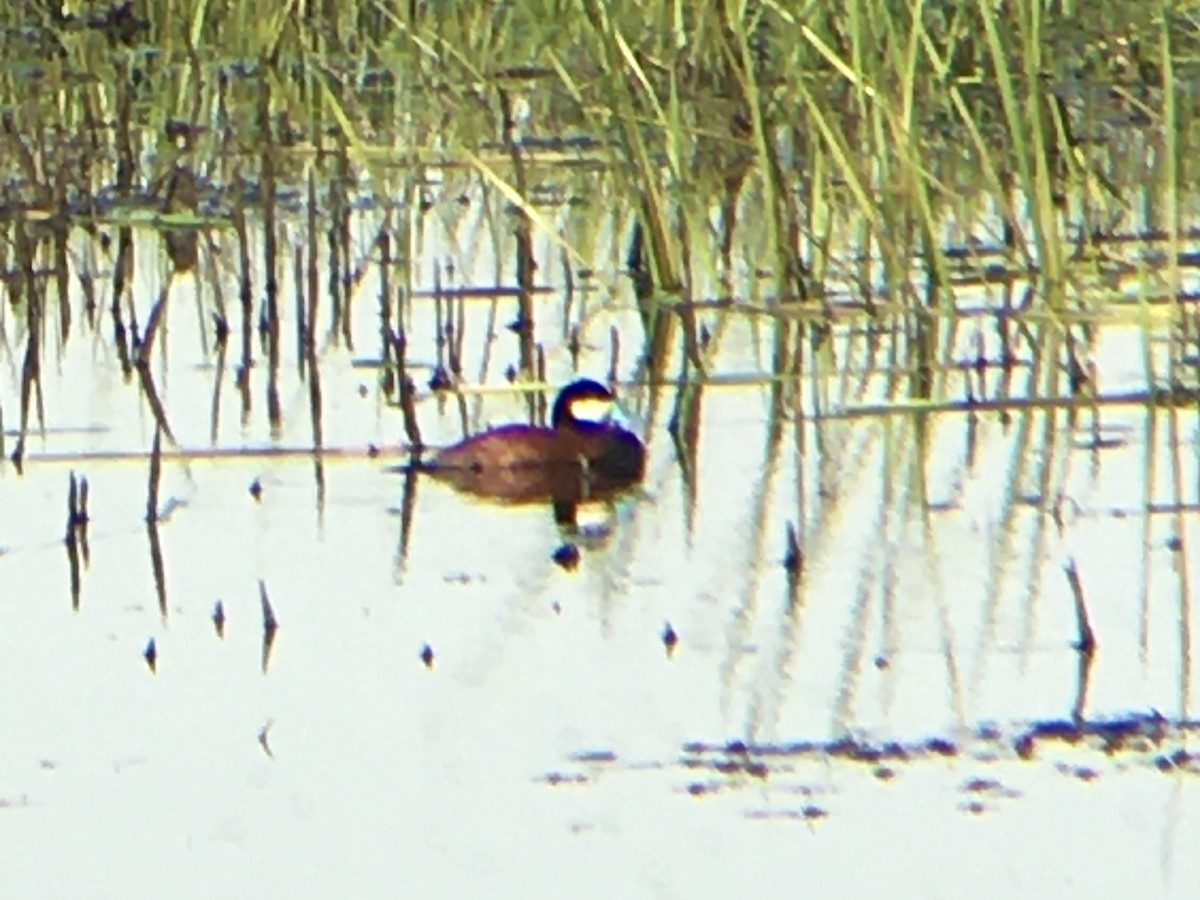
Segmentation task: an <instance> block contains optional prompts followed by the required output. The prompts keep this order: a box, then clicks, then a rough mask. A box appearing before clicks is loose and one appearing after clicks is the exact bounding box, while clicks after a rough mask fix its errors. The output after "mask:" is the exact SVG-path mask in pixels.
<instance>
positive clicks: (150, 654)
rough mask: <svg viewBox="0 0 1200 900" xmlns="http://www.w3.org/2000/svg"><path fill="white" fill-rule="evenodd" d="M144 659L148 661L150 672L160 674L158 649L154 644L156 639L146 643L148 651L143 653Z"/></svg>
mask: <svg viewBox="0 0 1200 900" xmlns="http://www.w3.org/2000/svg"><path fill="white" fill-rule="evenodd" d="M142 659H144V660H146V665H147V666H149V667H150V671H151V672H152V673H154V674H158V647H157V646H156V645H155V643H154V638H150V640H149V641H147V643H146V649H145V650H143V651H142Z"/></svg>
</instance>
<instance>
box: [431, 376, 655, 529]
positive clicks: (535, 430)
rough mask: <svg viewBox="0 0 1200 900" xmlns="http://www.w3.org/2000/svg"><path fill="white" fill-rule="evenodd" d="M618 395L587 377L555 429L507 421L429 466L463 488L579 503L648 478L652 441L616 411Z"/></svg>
mask: <svg viewBox="0 0 1200 900" xmlns="http://www.w3.org/2000/svg"><path fill="white" fill-rule="evenodd" d="M616 414H617V406H616V398H615V397H614V396H613V394H612V392H611V391H609V390H608V389H607V388H605V387H604V386H603V385H602V384H599V383H598V382H595V381H592V380H591V379H588V378H581V379H578V380H576V381H573V382H572V383H571V384H568V385H567V386H566V387H564V388H563V389H562V390H561V391H560V392H559V394H558V398H557V399H556V400H555V401H554V409H553V411H552V412H551V416H550V425H551V427H549V428H541V427H537V426H533V425H504V426H501V427H498V428H492V429H489V430H488V431H484V432H482V433H480V434H476V435H474V436H472V437H469V438H467V439H466V440H464V441H461V442H460V443H457V444H455V445H453V446H451V447H447V448H445V449H444V450H442V451H441V452H439V453H438V454H437V455H436V456H435V457H434V458H433V459H432V460H431V461H429V462H428V463H426V464H425V465H424V466H423V468H424V470H425V471H426V472H428V473H429V474H431V475H432V476H434V477H435V478H437V479H438V480H439V481H443V482H445V483H447V484H450V485H452V486H453V487H455V488H457V489H458V490H460V491H464V492H467V493H470V494H474V495H476V496H479V497H486V498H490V499H493V500H499V501H505V502H510V503H529V502H538V501H547V502H550V503H553V504H554V507H555V514H556V518H558V519H559V520H560V521H561V520H562V516H563V512H560V510H562V511H565V510H567V509H568V508H572V507H573V506H574V505H575V504H577V503H579V502H581V501H584V500H590V499H598V498H603V497H608V496H612V495H613V494H616V493H618V492H620V491H622V490H624V489H625V488H628V487H631V486H632V485H634V484H637V483H638V482H639V481H641V480H642V475H643V474H644V472H645V467H646V448H645V447H644V446H643V445H642V442H641V440H640V439H639V438H638V437H637V435H635V434H634V433H633V432H632V431H630V430H629V429H628V428H626V427H625V426H624V425H623V424H622V423H621V421H620V420H619V418H618V417H617V415H616Z"/></svg>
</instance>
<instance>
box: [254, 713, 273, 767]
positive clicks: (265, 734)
mask: <svg viewBox="0 0 1200 900" xmlns="http://www.w3.org/2000/svg"><path fill="white" fill-rule="evenodd" d="M274 724H275V720H274V719H267V721H266V724H264V725H263V727H262V728H260V729H258V743H259V745H260V746H261V747H262V748H263V753H265V754H267V756H268V757H270V758H271V759H274V758H275V754H274V753H273V752H272V750H271V744H270V740H271V726H272V725H274Z"/></svg>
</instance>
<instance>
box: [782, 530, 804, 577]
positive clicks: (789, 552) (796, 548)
mask: <svg viewBox="0 0 1200 900" xmlns="http://www.w3.org/2000/svg"><path fill="white" fill-rule="evenodd" d="M803 567H804V554H803V553H802V552H801V551H800V541H799V539H798V538H797V537H796V527H795V526H794V525H792V523H791V522H788V524H787V548H786V550H785V551H784V554H783V568H784V569H785V570H786V571H787V572H788V574H790V575H799V574H800V570H801V568H803Z"/></svg>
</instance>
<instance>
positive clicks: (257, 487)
mask: <svg viewBox="0 0 1200 900" xmlns="http://www.w3.org/2000/svg"><path fill="white" fill-rule="evenodd" d="M262 493H263V488H262V482H261V481H259V480H258V479H257V478H255V479H254V480H253V481H252V482H250V496H251V497H253V498H254V499H255V500H256V501H258V502H259V503H261V502H262Z"/></svg>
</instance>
